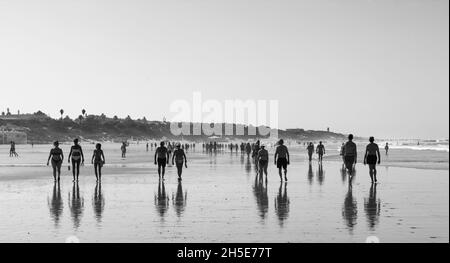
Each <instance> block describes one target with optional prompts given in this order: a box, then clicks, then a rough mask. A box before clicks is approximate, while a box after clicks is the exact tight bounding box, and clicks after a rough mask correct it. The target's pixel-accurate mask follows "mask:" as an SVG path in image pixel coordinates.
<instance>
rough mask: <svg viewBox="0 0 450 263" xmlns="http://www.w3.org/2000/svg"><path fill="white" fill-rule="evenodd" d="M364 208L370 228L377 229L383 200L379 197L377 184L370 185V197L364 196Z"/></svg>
mask: <svg viewBox="0 0 450 263" xmlns="http://www.w3.org/2000/svg"><path fill="white" fill-rule="evenodd" d="M364 210H365V212H366V217H367V222H368V224H369V228H370V230H375V227H376V226H377V225H378V222H379V218H380V211H381V202H380V200H379V199H377V184H372V185H371V186H370V192H369V197H368V198H364Z"/></svg>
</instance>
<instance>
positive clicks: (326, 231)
mask: <svg viewBox="0 0 450 263" xmlns="http://www.w3.org/2000/svg"><path fill="white" fill-rule="evenodd" d="M108 147H109V146H108ZM136 147H137V146H136ZM140 147H143V148H145V146H144V145H141V146H140ZM35 148H36V147H35ZM197 148H198V147H197ZM111 149H115V146H114V147H113V146H111ZM33 151H35V152H36V153H34V154H32V155H33V156H34V157H32V158H31V159H30V157H25V156H26V155H27V154H26V153H24V156H23V157H21V158H23V159H17V160H9V159H7V160H9V164H8V165H5V162H6V161H4V160H5V158H4V157H1V159H2V164H3V166H0V220H1V222H2V224H0V234H1V235H0V242H65V240H66V238H67V237H70V236H76V237H77V238H78V239H79V240H80V241H81V242H365V241H366V238H367V237H368V236H377V237H378V238H379V240H380V241H381V242H446V243H448V242H449V212H448V211H449V191H448V189H449V174H448V170H432V169H428V170H424V169H412V168H397V167H380V168H379V169H378V172H379V174H378V178H379V184H377V185H376V186H372V185H371V183H370V178H369V175H368V168H367V167H365V166H363V165H362V164H358V166H357V173H356V176H355V177H354V178H353V180H352V183H351V184H349V179H348V176H347V175H345V173H342V172H341V164H340V163H339V162H335V161H324V163H323V165H322V167H321V168H320V166H319V165H318V164H317V162H316V161H314V162H313V163H312V165H311V166H309V165H308V163H307V162H305V161H300V160H299V161H294V162H293V163H292V165H291V166H290V167H289V174H288V177H289V182H287V183H280V180H279V177H278V172H277V170H276V168H275V167H274V166H273V165H272V162H271V165H270V166H269V176H268V180H267V181H265V180H263V181H261V180H258V179H257V178H258V177H257V176H256V173H255V171H254V169H253V166H252V164H251V162H250V161H249V160H248V159H247V158H246V157H245V156H241V154H240V153H239V154H230V153H219V154H217V155H214V154H212V155H209V154H204V153H202V152H201V149H197V151H196V152H195V153H193V152H190V153H189V154H188V158H189V163H188V165H189V168H188V169H186V170H185V171H184V179H183V181H182V183H178V181H177V179H176V170H175V168H174V167H169V168H168V169H167V170H168V171H167V175H166V180H165V181H164V183H162V184H159V180H158V175H157V171H156V168H155V167H154V166H153V165H152V160H153V153H151V152H149V153H146V152H145V150H142V151H134V152H133V147H131V148H130V150H129V158H128V159H127V160H121V159H120V158H118V156H120V154H119V151H118V150H117V151H116V150H114V152H113V154H114V155H117V157H116V156H114V157H113V156H108V155H107V156H106V158H107V161H108V160H109V162H108V163H107V165H106V166H105V168H104V176H103V180H102V184H101V186H99V185H96V182H95V176H94V175H93V170H92V167H91V166H90V165H86V166H85V167H83V168H82V174H81V176H80V182H79V184H78V186H77V185H76V184H75V185H74V184H73V183H72V176H71V175H70V172H69V171H68V170H67V166H66V165H65V166H64V169H63V176H62V178H61V183H60V186H59V187H58V185H54V183H53V178H52V175H51V168H48V167H45V166H42V163H45V162H46V157H47V149H40V148H39V149H34V150H33ZM41 152H42V153H41ZM44 152H45V154H44V156H43V159H44V161H43V162H40V158H42V154H43V153H44ZM90 154H91V152H90V151H89V157H90ZM86 155H87V154H86ZM110 155H111V153H110ZM37 156H39V158H38V157H37ZM87 156H88V155H87ZM38 159H39V162H38ZM86 159H89V158H86ZM294 160H295V158H294ZM144 161H145V162H144ZM271 161H272V160H271ZM12 164H14V166H12Z"/></svg>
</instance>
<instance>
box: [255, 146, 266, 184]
mask: <svg viewBox="0 0 450 263" xmlns="http://www.w3.org/2000/svg"><path fill="white" fill-rule="evenodd" d="M256 158H257V160H258V164H259V165H258V167H259V174H260V175H263V174H265V175H266V177H267V166H268V165H269V152H268V151H267V150H266V145H265V144H261V150H259V152H258V154H257V157H256Z"/></svg>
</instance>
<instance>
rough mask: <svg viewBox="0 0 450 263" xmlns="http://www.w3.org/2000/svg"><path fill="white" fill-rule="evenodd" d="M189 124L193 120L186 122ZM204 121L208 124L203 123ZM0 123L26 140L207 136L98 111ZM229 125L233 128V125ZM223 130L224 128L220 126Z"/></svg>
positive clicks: (303, 133)
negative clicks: (73, 116)
mask: <svg viewBox="0 0 450 263" xmlns="http://www.w3.org/2000/svg"><path fill="white" fill-rule="evenodd" d="M189 125H190V127H191V131H192V127H193V124H189ZM206 125H208V124H206ZM0 126H1V127H7V128H8V129H11V130H19V131H22V132H26V134H27V136H28V142H29V143H31V142H32V143H36V144H39V143H49V142H52V141H54V140H59V141H71V140H72V139H73V138H81V139H82V140H92V141H114V142H120V141H127V140H160V139H173V140H189V141H207V140H208V139H209V137H210V136H208V135H205V134H202V135H195V136H194V135H183V136H175V135H173V134H172V133H171V129H170V123H169V122H161V121H148V120H146V119H145V118H143V119H137V120H133V119H131V118H130V117H127V118H125V119H120V118H118V117H117V116H115V117H112V118H109V117H107V116H105V115H104V114H102V115H84V116H82V115H80V116H79V117H78V118H77V119H71V118H69V117H68V116H66V117H65V118H60V119H54V118H51V117H49V116H47V115H46V114H44V113H42V112H40V111H39V112H36V113H34V114H26V115H15V116H14V115H8V116H6V115H2V116H0ZM236 127H237V126H236V125H233V129H234V130H235V129H236ZM242 128H243V129H244V130H245V133H244V134H248V133H247V131H248V128H249V127H247V126H244V127H242ZM278 133H279V136H280V137H282V138H285V139H288V140H296V141H316V140H336V141H338V140H343V139H345V136H344V135H343V134H338V133H333V132H327V131H310V130H309V131H308V130H303V129H288V130H278ZM223 134H225V130H224V129H223ZM264 137H266V136H261V135H243V136H237V135H232V136H225V135H223V136H221V139H223V140H249V139H256V138H264Z"/></svg>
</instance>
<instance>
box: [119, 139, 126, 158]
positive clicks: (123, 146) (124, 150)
mask: <svg viewBox="0 0 450 263" xmlns="http://www.w3.org/2000/svg"><path fill="white" fill-rule="evenodd" d="M120 150H121V151H122V158H123V159H125V158H127V143H126V142H122V146H121V147H120Z"/></svg>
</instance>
